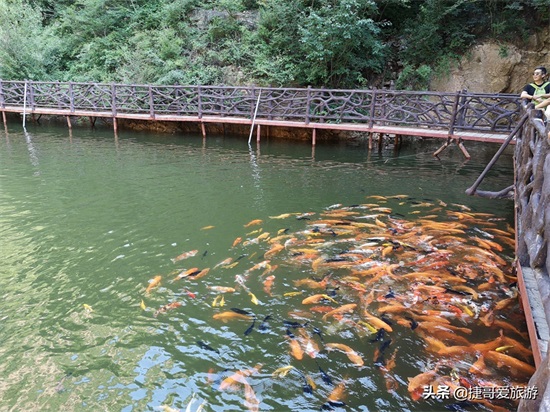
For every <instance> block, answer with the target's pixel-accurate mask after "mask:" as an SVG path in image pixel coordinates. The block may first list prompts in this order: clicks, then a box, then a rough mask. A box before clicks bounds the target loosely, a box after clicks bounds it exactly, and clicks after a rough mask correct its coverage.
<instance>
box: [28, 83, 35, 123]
mask: <svg viewBox="0 0 550 412" xmlns="http://www.w3.org/2000/svg"><path fill="white" fill-rule="evenodd" d="M29 102H30V104H29V106H30V107H31V111H34V109H36V104H35V102H34V89H33V87H32V81H31V82H29ZM33 120H34V113H33Z"/></svg>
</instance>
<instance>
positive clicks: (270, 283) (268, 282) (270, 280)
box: [264, 275, 275, 296]
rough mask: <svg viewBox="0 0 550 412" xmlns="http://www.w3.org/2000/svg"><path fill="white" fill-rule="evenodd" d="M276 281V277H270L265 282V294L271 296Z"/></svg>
mask: <svg viewBox="0 0 550 412" xmlns="http://www.w3.org/2000/svg"><path fill="white" fill-rule="evenodd" d="M274 280H275V275H269V276H268V277H266V278H265V280H264V292H265V293H266V294H268V295H269V296H271V288H272V287H273V281H274Z"/></svg>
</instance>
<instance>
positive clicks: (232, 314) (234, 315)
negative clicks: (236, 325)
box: [212, 310, 253, 323]
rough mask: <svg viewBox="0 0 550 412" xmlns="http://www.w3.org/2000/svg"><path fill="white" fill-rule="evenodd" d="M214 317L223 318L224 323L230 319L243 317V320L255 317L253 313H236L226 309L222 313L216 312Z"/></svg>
mask: <svg viewBox="0 0 550 412" xmlns="http://www.w3.org/2000/svg"><path fill="white" fill-rule="evenodd" d="M212 318H213V319H216V320H221V321H222V322H224V323H227V322H228V321H230V320H233V319H243V320H250V319H252V318H253V316H251V315H244V314H242V313H236V312H233V311H230V310H228V311H226V312H221V313H216V314H215V315H214V316H212Z"/></svg>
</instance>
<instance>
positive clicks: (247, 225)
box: [244, 219, 263, 227]
mask: <svg viewBox="0 0 550 412" xmlns="http://www.w3.org/2000/svg"><path fill="white" fill-rule="evenodd" d="M262 223H263V220H262V219H254V220H251V221H250V222H248V223H247V224H246V225H244V227H250V226H254V225H261V224H262Z"/></svg>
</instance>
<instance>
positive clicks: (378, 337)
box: [370, 328, 386, 342]
mask: <svg viewBox="0 0 550 412" xmlns="http://www.w3.org/2000/svg"><path fill="white" fill-rule="evenodd" d="M385 334H386V330H385V329H382V328H380V329H378V332H376V336H375V337H374V339H371V340H370V341H371V342H378V341H382V340H384V335H385Z"/></svg>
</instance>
